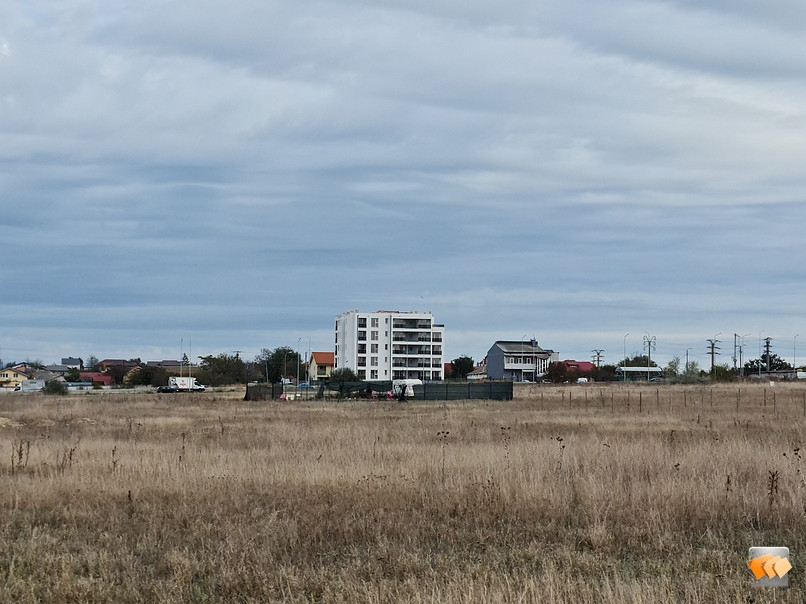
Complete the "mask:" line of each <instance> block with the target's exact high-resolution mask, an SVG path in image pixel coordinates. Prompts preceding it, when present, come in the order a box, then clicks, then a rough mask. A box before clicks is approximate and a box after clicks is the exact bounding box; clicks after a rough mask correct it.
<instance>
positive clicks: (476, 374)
mask: <svg viewBox="0 0 806 604" xmlns="http://www.w3.org/2000/svg"><path fill="white" fill-rule="evenodd" d="M486 379H487V359H482V361H481V363H479V364H478V365H476V366H475V367H474V368H473V371H471V372H470V373H468V374H467V381H468V382H476V381H480V380H486Z"/></svg>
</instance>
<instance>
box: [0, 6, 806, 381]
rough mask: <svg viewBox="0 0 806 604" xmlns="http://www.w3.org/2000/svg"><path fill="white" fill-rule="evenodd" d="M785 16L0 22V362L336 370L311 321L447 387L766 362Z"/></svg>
mask: <svg viewBox="0 0 806 604" xmlns="http://www.w3.org/2000/svg"><path fill="white" fill-rule="evenodd" d="M805 11H806V9H804V8H803V6H802V5H801V4H800V3H795V2H778V3H776V4H775V6H760V5H758V4H757V3H751V2H718V1H715V2H710V3H708V4H707V5H702V4H701V3H694V2H686V1H677V2H662V3H661V2H649V1H637V2H622V1H620V0H617V1H616V2H612V3H609V4H607V6H605V5H602V4H601V3H595V2H585V1H579V2H573V3H570V4H569V3H566V4H562V5H560V4H557V3H550V2H517V1H516V2H512V3H508V4H507V6H506V7H502V6H498V5H496V6H493V5H490V4H489V3H482V2H462V3H460V2H454V1H448V2H441V3H437V4H434V3H430V2H419V1H414V2H409V3H405V5H403V4H401V3H398V2H390V1H385V2H383V1H382V2H378V1H373V2H366V1H360V0H355V1H346V0H345V1H338V2H336V1H330V2H306V3H291V2H281V1H265V0H261V1H257V0H252V1H242V2H238V3H234V4H233V3H230V4H227V5H222V4H221V3H217V2H206V1H202V2H183V1H180V2H174V3H171V6H170V8H166V6H165V3H161V2H155V1H148V0H146V1H144V2H141V3H138V4H137V7H136V8H134V9H133V8H132V6H131V5H130V4H128V3H123V2H115V1H110V2H104V3H99V2H93V1H90V0H71V1H64V2H57V3H48V4H42V3H30V2H27V3H26V2H18V1H16V0H13V1H12V2H9V3H6V4H5V5H4V6H3V7H0V133H2V140H3V142H4V144H3V145H2V146H0V194H2V207H3V219H2V221H1V222H0V252H2V255H3V258H4V260H5V262H4V263H3V264H2V266H0V282H2V284H3V287H2V294H1V295H0V317H2V318H0V326H2V329H1V330H0V356H2V358H3V359H4V360H11V359H18V360H20V359H22V358H25V357H28V358H42V359H43V360H45V361H46V362H51V361H54V360H58V358H59V357H61V356H68V355H83V356H87V355H89V354H95V355H96V356H100V357H105V356H109V357H115V356H123V357H130V356H141V357H144V358H145V357H149V358H151V357H154V358H157V357H159V358H162V357H166V358H170V357H176V356H178V348H179V342H180V339H182V338H184V340H189V339H192V340H193V342H194V350H198V351H199V354H207V353H218V352H226V351H230V350H235V349H237V350H245V351H247V354H251V353H256V352H257V351H258V350H259V349H260V348H261V347H270V348H273V347H276V346H281V345H291V346H296V345H297V344H298V342H299V343H300V344H299V345H300V346H303V343H307V342H308V341H310V346H311V347H312V348H314V349H332V326H333V317H334V315H337V314H340V313H341V312H344V311H345V310H350V309H353V308H359V309H363V310H367V311H372V310H377V309H379V308H386V309H391V308H395V309H400V310H415V309H417V310H431V311H433V312H434V313H435V315H436V317H437V319H438V320H439V321H440V322H443V323H444V324H445V325H446V344H445V352H446V356H447V357H448V359H450V358H454V357H456V356H459V355H461V354H469V355H471V356H473V357H474V358H475V359H477V360H479V359H480V358H481V357H483V355H484V354H485V353H486V351H487V349H488V348H489V346H490V345H491V344H492V342H493V341H494V340H495V339H503V338H506V339H519V338H521V337H522V336H523V335H527V336H528V337H532V336H533V335H534V336H537V338H538V340H539V341H540V342H541V345H544V346H546V347H549V348H554V349H556V350H559V351H560V353H561V355H562V356H563V358H577V359H579V360H581V359H584V358H589V357H590V351H591V350H592V349H594V348H596V349H602V348H603V349H605V351H606V352H605V361H609V362H616V361H617V360H618V359H619V358H621V356H622V353H623V351H624V349H625V348H626V349H627V352H628V353H632V352H639V351H640V349H641V343H642V337H643V336H644V335H646V334H651V335H655V336H656V337H657V341H658V352H657V354H658V355H659V357H661V358H665V359H668V358H671V357H672V356H673V355H679V356H685V350H686V349H687V348H691V349H692V350H691V355H692V356H693V358H695V359H698V360H700V362H701V364H703V365H705V364H706V356H705V350H706V343H705V339H706V338H710V337H713V336H714V334H717V333H720V332H721V334H722V335H721V336H720V339H723V340H724V342H723V352H724V353H725V358H723V359H721V360H723V361H724V360H729V358H728V357H730V355H731V354H732V344H733V334H734V333H737V334H740V335H743V334H746V333H748V332H749V333H752V334H753V337H754V338H756V339H757V337H758V333H759V332H761V333H762V335H763V336H764V337H767V336H771V337H773V338H774V346H777V348H776V350H777V352H778V353H779V354H781V355H782V356H785V357H786V358H789V356H791V355H792V354H793V353H795V354H798V351H797V349H796V348H794V349H793V346H796V340H794V336H795V334H797V333H799V332H800V331H801V329H802V330H803V332H804V334H805V335H804V337H805V338H806V325H803V322H802V320H801V318H800V317H801V314H800V307H799V302H800V301H801V300H803V299H804V294H806V291H805V290H806V285H804V284H806V279H804V276H805V275H804V268H803V266H802V262H801V256H802V254H801V251H802V249H803V246H802V235H801V233H802V227H801V225H803V224H806V220H804V219H806V203H804V197H803V195H804V190H805V188H804V185H805V184H806V183H805V182H804V180H806V175H804V173H803V170H802V160H803V158H804V157H806V110H804V103H803V99H804V97H806V80H805V79H804V70H806V67H804V65H806V43H805V42H804V41H803V36H802V31H803V28H802V25H803V24H804V21H806V14H804V12H805ZM627 333H630V334H631V335H630V336H628V337H626V338H625V334H627ZM305 345H306V346H307V344H305Z"/></svg>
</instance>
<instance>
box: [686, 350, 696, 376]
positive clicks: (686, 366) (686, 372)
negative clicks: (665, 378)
mask: <svg viewBox="0 0 806 604" xmlns="http://www.w3.org/2000/svg"><path fill="white" fill-rule="evenodd" d="M689 350H694V349H693V348H686V369H685V371H684V373H688V351H689Z"/></svg>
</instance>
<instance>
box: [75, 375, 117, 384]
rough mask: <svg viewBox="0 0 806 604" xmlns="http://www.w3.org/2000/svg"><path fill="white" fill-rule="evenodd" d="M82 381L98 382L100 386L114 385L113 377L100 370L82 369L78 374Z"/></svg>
mask: <svg viewBox="0 0 806 604" xmlns="http://www.w3.org/2000/svg"><path fill="white" fill-rule="evenodd" d="M79 375H80V376H81V381H82V382H89V383H91V384H100V385H102V386H114V385H115V378H114V377H113V376H111V375H107V374H105V373H101V372H100V371H82V372H81V373H80V374H79Z"/></svg>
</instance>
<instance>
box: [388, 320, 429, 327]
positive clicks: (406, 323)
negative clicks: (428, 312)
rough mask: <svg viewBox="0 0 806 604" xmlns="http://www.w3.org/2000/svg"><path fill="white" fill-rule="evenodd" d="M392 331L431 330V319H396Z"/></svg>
mask: <svg viewBox="0 0 806 604" xmlns="http://www.w3.org/2000/svg"><path fill="white" fill-rule="evenodd" d="M392 329H431V319H394V320H393V321H392Z"/></svg>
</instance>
